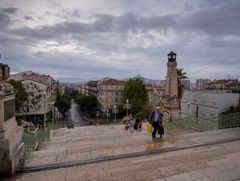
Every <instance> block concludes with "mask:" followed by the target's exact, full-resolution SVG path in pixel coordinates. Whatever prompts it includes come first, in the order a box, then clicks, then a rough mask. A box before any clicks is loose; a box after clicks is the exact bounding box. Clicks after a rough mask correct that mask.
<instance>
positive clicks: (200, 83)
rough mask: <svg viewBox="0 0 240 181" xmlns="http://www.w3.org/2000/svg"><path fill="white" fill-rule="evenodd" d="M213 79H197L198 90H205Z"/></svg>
mask: <svg viewBox="0 0 240 181" xmlns="http://www.w3.org/2000/svg"><path fill="white" fill-rule="evenodd" d="M210 81H211V80H209V79H197V80H196V89H197V90H205V88H206V86H207V85H208V83H209V82H210Z"/></svg>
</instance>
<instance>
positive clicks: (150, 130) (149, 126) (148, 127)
mask: <svg viewBox="0 0 240 181" xmlns="http://www.w3.org/2000/svg"><path fill="white" fill-rule="evenodd" d="M152 129H153V127H152V124H151V123H149V122H147V132H149V133H151V132H152Z"/></svg>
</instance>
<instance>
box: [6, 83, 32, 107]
mask: <svg viewBox="0 0 240 181" xmlns="http://www.w3.org/2000/svg"><path fill="white" fill-rule="evenodd" d="M8 83H10V84H11V85H12V86H13V87H14V90H15V93H16V96H15V109H16V111H19V109H20V108H21V107H22V106H23V104H24V101H25V100H26V99H27V97H28V94H27V92H26V90H25V88H24V87H23V85H22V82H20V81H16V80H12V79H11V80H9V81H8Z"/></svg>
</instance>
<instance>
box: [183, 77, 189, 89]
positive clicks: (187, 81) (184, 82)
mask: <svg viewBox="0 0 240 181" xmlns="http://www.w3.org/2000/svg"><path fill="white" fill-rule="evenodd" d="M181 83H182V84H183V86H184V89H185V90H190V80H189V79H185V80H181Z"/></svg>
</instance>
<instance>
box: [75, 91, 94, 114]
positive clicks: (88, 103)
mask: <svg viewBox="0 0 240 181" xmlns="http://www.w3.org/2000/svg"><path fill="white" fill-rule="evenodd" d="M75 101H76V102H77V103H78V104H79V106H80V109H81V110H82V111H83V110H84V109H87V111H88V113H90V112H91V113H92V114H93V115H95V111H96V110H97V108H98V99H97V97H96V96H92V95H89V96H87V95H84V94H80V95H78V96H76V98H75Z"/></svg>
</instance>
